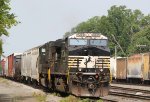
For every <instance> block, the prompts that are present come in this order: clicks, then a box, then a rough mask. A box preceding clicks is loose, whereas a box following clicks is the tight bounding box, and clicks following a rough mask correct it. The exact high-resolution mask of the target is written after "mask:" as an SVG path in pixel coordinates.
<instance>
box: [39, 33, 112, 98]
mask: <svg viewBox="0 0 150 102" xmlns="http://www.w3.org/2000/svg"><path fill="white" fill-rule="evenodd" d="M107 43H108V39H107V37H105V36H103V35H102V34H97V33H76V34H73V35H70V36H67V37H65V38H64V39H59V40H56V41H51V42H48V43H46V44H44V45H42V46H41V47H40V48H39V80H40V83H41V84H42V85H43V86H46V87H48V88H50V89H52V90H57V91H61V92H65V93H71V94H74V95H76V96H80V97H81V96H82V97H101V96H105V95H107V94H108V92H109V87H110V84H109V82H110V50H109V48H108V45H107Z"/></svg>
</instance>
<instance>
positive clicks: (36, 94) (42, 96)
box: [33, 92, 46, 102]
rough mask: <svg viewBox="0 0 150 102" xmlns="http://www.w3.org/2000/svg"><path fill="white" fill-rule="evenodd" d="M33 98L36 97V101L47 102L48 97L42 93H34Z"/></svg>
mask: <svg viewBox="0 0 150 102" xmlns="http://www.w3.org/2000/svg"><path fill="white" fill-rule="evenodd" d="M33 96H34V97H36V99H37V100H38V101H40V102H45V101H46V95H43V94H41V93H36V92H34V93H33Z"/></svg>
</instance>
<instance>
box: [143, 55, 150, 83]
mask: <svg viewBox="0 0 150 102" xmlns="http://www.w3.org/2000/svg"><path fill="white" fill-rule="evenodd" d="M143 64H144V68H143V70H142V71H143V72H142V74H143V79H144V80H150V53H145V54H143Z"/></svg>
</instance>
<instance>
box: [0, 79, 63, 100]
mask: <svg viewBox="0 0 150 102" xmlns="http://www.w3.org/2000/svg"><path fill="white" fill-rule="evenodd" d="M61 99H62V98H61V97H58V96H54V95H52V94H47V93H45V92H44V91H42V90H39V89H35V88H32V87H31V86H27V85H25V84H22V83H18V82H14V81H11V80H8V79H4V78H0V102H59V101H60V100H61Z"/></svg>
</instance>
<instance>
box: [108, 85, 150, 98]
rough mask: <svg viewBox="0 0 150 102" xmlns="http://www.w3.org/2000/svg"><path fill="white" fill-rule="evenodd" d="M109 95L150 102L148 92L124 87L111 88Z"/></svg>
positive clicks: (149, 92)
mask: <svg viewBox="0 0 150 102" xmlns="http://www.w3.org/2000/svg"><path fill="white" fill-rule="evenodd" d="M137 93H138V94H137ZM109 95H115V96H123V97H129V98H138V99H143V100H150V91H149V90H142V89H133V88H124V87H119V86H111V89H110V92H109Z"/></svg>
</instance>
